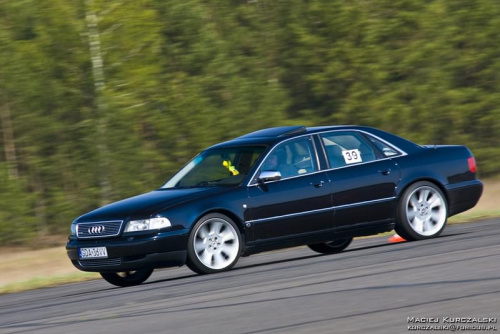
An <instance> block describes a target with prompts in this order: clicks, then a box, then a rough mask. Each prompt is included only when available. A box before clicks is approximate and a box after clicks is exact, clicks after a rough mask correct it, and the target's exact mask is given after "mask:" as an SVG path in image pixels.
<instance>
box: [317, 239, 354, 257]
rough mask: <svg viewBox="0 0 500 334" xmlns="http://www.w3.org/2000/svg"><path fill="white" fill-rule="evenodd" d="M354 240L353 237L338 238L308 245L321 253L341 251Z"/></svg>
mask: <svg viewBox="0 0 500 334" xmlns="http://www.w3.org/2000/svg"><path fill="white" fill-rule="evenodd" d="M351 242H352V238H347V239H338V240H333V241H329V242H324V243H321V244H313V245H307V247H309V248H310V249H311V250H313V251H315V252H318V253H321V254H335V253H340V252H342V251H343V250H344V249H346V248H347V246H349V245H350V244H351Z"/></svg>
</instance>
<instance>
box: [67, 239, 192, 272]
mask: <svg viewBox="0 0 500 334" xmlns="http://www.w3.org/2000/svg"><path fill="white" fill-rule="evenodd" d="M188 233H189V231H188V230H177V231H170V232H162V233H155V234H147V235H137V236H127V237H120V238H114V239H111V238H110V239H96V240H78V239H71V240H69V241H68V243H67V245H66V252H67V254H68V257H69V259H70V260H71V262H72V263H73V265H74V266H75V267H76V268H78V269H80V270H82V271H92V272H118V271H131V270H137V269H145V268H150V269H155V268H165V267H177V266H182V265H184V264H185V263H186V256H187V252H186V246H187V240H188V235H189V234H188ZM82 247H106V250H107V253H108V257H107V258H106V259H80V258H79V255H78V249H79V248H82Z"/></svg>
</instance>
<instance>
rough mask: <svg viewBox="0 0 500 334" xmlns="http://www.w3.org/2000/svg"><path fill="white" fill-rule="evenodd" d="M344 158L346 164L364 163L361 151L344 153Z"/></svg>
mask: <svg viewBox="0 0 500 334" xmlns="http://www.w3.org/2000/svg"><path fill="white" fill-rule="evenodd" d="M342 156H343V157H344V160H345V163H346V164H353V163H356V162H362V161H363V160H361V154H360V153H359V150H348V151H342Z"/></svg>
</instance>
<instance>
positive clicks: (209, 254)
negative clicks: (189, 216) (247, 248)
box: [193, 218, 240, 270]
mask: <svg viewBox="0 0 500 334" xmlns="http://www.w3.org/2000/svg"><path fill="white" fill-rule="evenodd" d="M193 247H194V252H195V254H196V257H197V258H198V260H200V262H201V263H202V264H203V265H204V266H206V267H207V268H210V269H214V270H217V269H224V268H226V267H228V266H230V265H231V264H232V263H233V261H234V260H235V259H236V257H237V256H238V252H239V249H240V245H239V239H238V234H237V232H236V230H235V229H234V227H233V225H231V224H230V223H229V222H228V221H226V220H224V219H222V218H210V219H207V220H206V221H204V222H203V223H202V224H201V225H200V226H199V227H198V229H197V230H196V232H195V238H194V243H193Z"/></svg>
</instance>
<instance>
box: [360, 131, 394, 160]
mask: <svg viewBox="0 0 500 334" xmlns="http://www.w3.org/2000/svg"><path fill="white" fill-rule="evenodd" d="M367 137H368V139H369V140H370V141H371V142H372V144H373V145H375V146H376V147H377V148H378V149H379V150H380V152H382V155H383V156H384V157H395V156H397V155H401V152H399V151H398V150H397V149H395V148H394V147H392V146H390V145H389V144H387V143H385V142H383V141H381V140H379V139H377V138H375V137H372V136H370V135H367Z"/></svg>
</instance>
